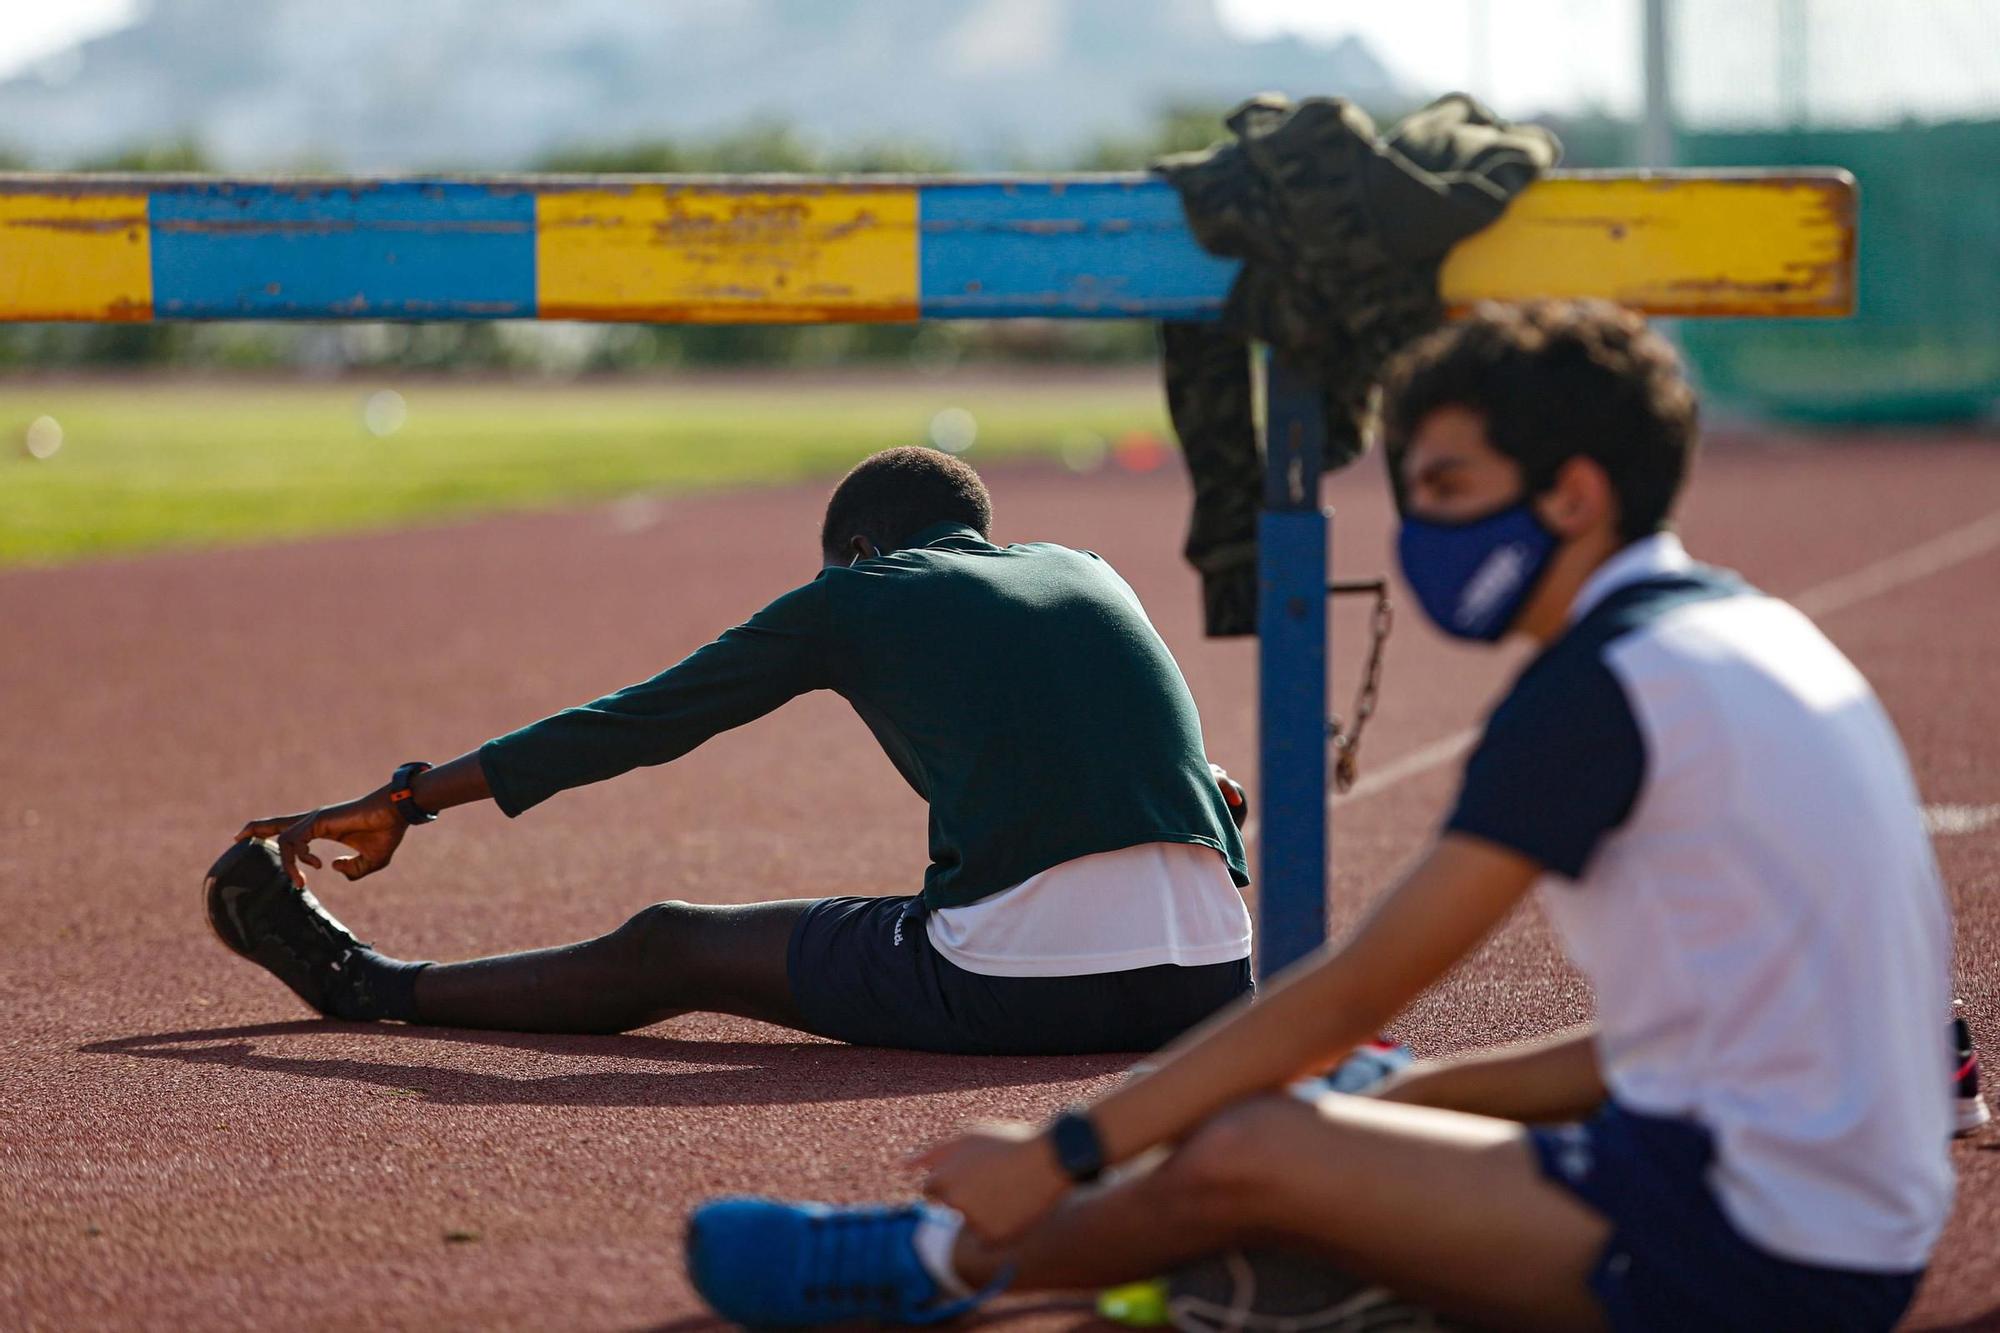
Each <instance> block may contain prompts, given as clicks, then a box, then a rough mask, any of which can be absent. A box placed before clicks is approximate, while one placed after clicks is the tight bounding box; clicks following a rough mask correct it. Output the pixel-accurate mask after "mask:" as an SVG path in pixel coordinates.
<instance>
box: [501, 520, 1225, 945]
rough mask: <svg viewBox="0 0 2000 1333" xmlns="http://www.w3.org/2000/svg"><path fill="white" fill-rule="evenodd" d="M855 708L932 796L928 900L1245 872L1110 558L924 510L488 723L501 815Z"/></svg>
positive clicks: (1193, 731) (1177, 699) (1198, 752)
mask: <svg viewBox="0 0 2000 1333" xmlns="http://www.w3.org/2000/svg"><path fill="white" fill-rule="evenodd" d="M821 689H827V690H833V691H835V692H836V693H838V694H840V695H841V696H842V697H843V698H845V699H846V700H847V701H848V702H849V703H850V704H852V705H853V706H854V710H855V712H857V713H859V714H860V715H861V718H862V720H863V721H864V722H866V723H867V724H868V727H869V729H870V730H871V731H873V732H874V733H875V737H876V739H877V740H878V741H880V742H881V744H882V748H883V749H884V750H885V751H887V752H888V755H889V758H890V760H891V761H892V762H894V764H895V765H896V768H897V770H898V771H899V772H901V773H902V775H903V776H904V778H906V779H907V780H908V781H909V783H910V785H911V786H912V787H914V788H916V790H917V793H918V794H919V795H921V796H923V797H924V798H925V799H926V800H927V801H929V802H930V855H931V864H930V867H929V869H928V870H927V871H926V872H925V874H924V899H925V901H926V903H928V904H929V905H930V906H932V907H955V906H960V905H963V904H965V903H969V902H973V901H976V900H977V899H980V898H983V897H986V896H987V895H989V894H993V893H998V892H999V891H1001V890H1002V889H1006V888H1010V887H1012V886H1013V885H1015V884H1018V883H1020V882H1021V881H1022V880H1024V879H1026V878H1028V877H1029V876H1030V875H1033V874H1036V873H1038V872H1040V871H1043V870H1047V869H1048V868H1049V867H1050V866H1054V865H1058V864H1060V863H1062V862H1064V861H1069V860H1073V859H1075V858H1076V857H1079V856H1087V855H1090V854H1091V853H1094V852H1108V851H1115V850H1117V849H1119V848H1121V847H1132V846H1137V845H1139V844H1141V843H1149V842H1178V843H1197V844H1200V845H1201V846H1204V847H1213V848H1215V849H1216V850H1217V851H1219V852H1221V853H1222V855H1223V856H1224V857H1225V858H1226V859H1227V860H1228V862H1229V868H1230V873H1231V874H1232V875H1233V876H1234V877H1235V879H1236V882H1237V883H1238V884H1239V885H1241V884H1247V883H1249V876H1248V874H1247V873H1246V870H1245V866H1244V859H1243V844H1242V841H1241V839H1239V838H1238V837H1237V833H1236V828H1235V825H1234V824H1232V823H1231V822H1230V819H1229V814H1228V810H1227V808H1226V807H1225V806H1224V804H1223V802H1222V797H1221V795H1220V793H1219V792H1217V790H1216V787H1215V783H1214V782H1213V781H1212V780H1211V778H1210V776H1209V771H1208V759H1207V755H1206V753H1205V751H1204V748H1203V746H1202V739H1201V719H1200V717H1199V716H1198V715H1197V713H1196V711H1195V705H1194V699H1193V697H1192V696H1191V695H1190V694H1189V693H1188V688H1187V682H1186V681H1185V680H1183V679H1182V678H1181V673H1180V668H1179V667H1177V666H1176V665H1175V664H1174V659H1173V657H1172V655H1171V654H1169V653H1168V651H1167V646H1166V644H1164V643H1163V642H1161V640H1160V636H1159V634H1158V633H1157V632H1156V631H1155V630H1154V629H1153V626H1152V623H1151V622H1150V621H1149V620H1147V618H1146V613H1145V611H1144V609H1143V608H1142V607H1141V606H1140V605H1139V599H1138V597H1137V596H1136V595H1135V594H1134V593H1133V592H1132V589H1131V588H1130V587H1129V586H1127V584H1126V583H1125V580H1123V579H1122V578H1120V577H1119V576H1118V574H1117V572H1116V571H1114V570H1113V569H1112V568H1111V566H1110V565H1109V564H1107V563H1105V561H1104V560H1102V559H1101V558H1099V557H1098V556H1096V555H1094V554H1092V553H1091V552H1088V551H1073V550H1070V549H1069V548H1067V547H1063V546H1056V545H1053V544H1050V543H1046V542H1035V543H1030V544H1027V545H1019V546H995V545H993V544H992V543H991V542H988V541H987V540H985V539H984V538H982V537H980V536H979V535H978V533H977V532H975V531H974V530H973V529H971V528H969V527H964V526H961V525H959V524H955V523H947V524H939V525H938V526H936V527H932V528H928V529H926V530H925V531H923V532H921V533H919V534H917V536H916V537H915V538H913V539H912V541H911V544H910V545H909V546H907V547H905V548H904V549H902V550H899V551H895V552H893V553H891V554H888V555H882V556H877V557H875V558H873V559H867V560H861V561H857V562H856V563H855V564H853V565H850V566H847V567H845V568H833V569H827V570H824V571H822V572H821V573H820V575H819V577H818V578H815V579H814V580H813V581H812V582H811V583H808V584H806V585H805V586H804V587H802V588H797V589H795V590H793V591H791V592H788V593H786V594H785V595H784V596H783V597H780V598H778V600H776V601H775V602H772V603H771V604H770V605H769V606H767V607H765V608H764V609H763V610H761V611H759V612H758V613H757V614H756V615H754V616H752V617H751V618H750V619H749V620H747V621H745V622H744V623H743V624H741V625H738V626H737V627H736V628H734V629H732V630H729V631H728V632H726V633H725V634H723V635H722V637H720V638H718V639H716V640H715V641H714V642H713V643H710V644H708V645H706V646H704V647H702V648H701V649H699V650H697V651H696V652H694V653H693V654H691V655H690V656H688V657H687V658H686V659H684V660H683V661H681V662H679V663H677V664H676V665H674V666H672V667H670V668H668V669H667V670H666V671H663V672H661V673H660V674H659V675H657V676H654V677H653V678H652V679H651V680H647V681H642V682H640V683H639V684H637V685H632V686H629V687H627V688H625V689H622V690H619V691H618V692H617V693H615V694H608V695H606V696H605V697H603V698H602V699H598V700H596V701H595V702H593V703H588V704H584V705H583V706H581V707H578V708H570V709H565V710H564V711H562V712H560V713H557V714H555V715H553V716H551V717H547V718H544V719H542V720H541V721H540V722H536V723H533V724H531V725H529V726H526V727H523V728H521V729H520V730H519V731H515V732H511V733H509V734H508V735H505V736H501V737H499V738H498V739H495V740H491V741H488V742H487V743H486V744H485V745H484V746H483V747H482V748H481V749H480V765H481V767H482V768H484V770H485V772H486V779H487V782H488V784H489V785H490V786H491V788H492V790H493V799H494V800H495V801H496V802H497V803H498V804H499V806H500V808H501V809H502V810H504V811H505V812H506V813H507V814H508V815H510V816H512V815H518V814H520V813H521V812H522V811H524V810H526V809H528V808H529V807H531V806H533V805H536V804H538V803H539V802H541V801H544V800H547V799H548V798H549V797H550V796H553V795H555V794H556V793H557V792H559V791H563V790H566V789H567V788H570V787H580V786H583V785H584V784H586V783H591V782H602V781H603V780H604V779H606V778H611V777H616V776H617V775H618V774H620V773H624V772H628V771H630V770H631V769H634V768H637V767H640V766H641V765H647V764H663V763H666V762H667V761H669V760H671V759H676V758H679V757H680V756H681V755H684V754H686V753H687V752H688V751H689V750H692V749H694V748H695V747H696V746H697V745H700V744H701V743H702V742H703V741H705V740H707V739H708V738H709V737H711V736H714V735H716V734H717V733H719V732H723V731H727V730H728V729H729V728H731V727H740V726H742V725H743V724H744V723H746V722H749V721H751V720H752V719H754V718H758V717H762V716H763V715H764V714H765V713H768V712H770V711H771V710H772V709H774V708H776V707H778V706H779V705H780V704H782V703H784V702H785V701H786V700H788V699H791V698H793V697H794V696H796V695H800V694H804V693H806V692H807V691H809V690H821Z"/></svg>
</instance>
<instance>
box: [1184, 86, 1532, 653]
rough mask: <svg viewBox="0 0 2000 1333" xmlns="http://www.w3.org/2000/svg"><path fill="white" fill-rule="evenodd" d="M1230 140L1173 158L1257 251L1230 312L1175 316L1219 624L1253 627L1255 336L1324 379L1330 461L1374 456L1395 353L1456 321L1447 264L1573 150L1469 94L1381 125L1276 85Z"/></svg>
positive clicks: (1206, 573) (1248, 109) (1220, 225)
mask: <svg viewBox="0 0 2000 1333" xmlns="http://www.w3.org/2000/svg"><path fill="white" fill-rule="evenodd" d="M1228 125H1229V128H1230V130H1231V132H1232V133H1233V134H1234V135H1235V138H1234V140H1233V141H1228V142H1224V143H1221V144H1217V145H1216V146H1214V147H1212V148H1209V149H1206V150H1204V151H1202V152H1199V153H1182V154H1177V155H1175V156H1172V157H1167V158H1163V159H1161V160H1160V161H1159V162H1157V163H1155V164H1154V170H1155V171H1157V172H1159V173H1160V174H1161V175H1162V176H1164V177H1165V178H1166V179H1167V180H1168V181H1169V182H1170V183H1172V184H1173V186H1174V187H1175V188H1176V189H1177V190H1178V191H1179V192H1180V196H1181V204H1182V207H1183V208H1184V209H1185V211H1186V213H1187V217H1188V223H1189V225H1190V226H1191V227H1192V228H1193V230H1194V233H1195V237H1196V239H1198V240H1199V241H1200V242H1201V244H1202V246H1203V247H1204V248H1206V249H1207V250H1209V251H1210V252H1211V253H1214V254H1218V255H1228V256H1231V257H1235V258H1240V259H1242V260H1243V268H1242V271H1241V272H1240V273H1239V274H1238V276H1237V278H1236V282H1235V285H1234V286H1233V287H1231V289H1230V292H1229V300H1228V303H1227V305H1226V306H1225V307H1224V309H1223V313H1222V318H1221V320H1220V321H1219V322H1217V323H1213V324H1166V325H1163V326H1162V328H1161V341H1162V351H1163V354H1164V361H1165V367H1166V380H1167V405H1168V409H1169V411H1170V413H1171V414H1172V417H1173V422H1174V430H1175V433H1176V434H1177V435H1179V437H1180V441H1181V447H1182V449H1183V451H1184V452H1185V454H1186V456H1187V462H1188V471H1189V474H1190V475H1191V477H1192V478H1193V481H1194V493H1195V501H1194V518H1193V522H1192V523H1191V525H1190V527H1189V530H1188V539H1187V547H1186V553H1187V558H1188V561H1189V562H1190V563H1191V564H1193V565H1194V567H1195V568H1196V569H1197V570H1198V571H1200V573H1201V576H1202V598H1203V605H1204V610H1205V620H1206V624H1207V628H1208V632H1209V633H1210V634H1212V635H1228V634H1252V633H1255V632H1256V615H1257V568H1256V566H1257V548H1256V542H1257V507H1258V501H1259V496H1260V494H1261V493H1262V489H1263V462H1262V459H1261V456H1260V454H1259V448H1258V439H1257V432H1256V426H1255V423H1254V422H1253V420H1252V416H1251V387H1250V383H1251V381H1250V358H1249V343H1250V342H1251V341H1252V340H1256V341H1260V342H1265V343H1269V344H1270V345H1271V347H1272V348H1273V349H1274V352H1275V354H1276V355H1279V356H1282V357H1284V358H1285V359H1286V360H1287V361H1288V362H1290V363H1291V364H1292V365H1293V366H1296V367H1298V368H1300V369H1303V370H1305V371H1307V372H1309V373H1310V374H1311V375H1312V376H1313V377H1314V378H1315V379H1316V380H1317V381H1318V382H1319V384H1320V385H1321V386H1322V387H1323V390H1324V394H1325V412H1326V426H1327V451H1326V466H1327V467H1328V468H1335V467H1341V466H1344V465H1346V464H1347V463H1350V462H1352V461H1353V460H1354V459H1355V458H1357V457H1359V456H1360V454H1361V452H1362V450H1363V449H1364V448H1365V439H1366V436H1365V434H1364V432H1365V428H1366V422H1365V418H1366V413H1367V408H1368V397H1369V393H1370V391H1371V390H1372V389H1373V387H1374V384H1375V382H1376V379H1377V378H1378V377H1379V375H1380V373H1381V370H1382V366H1383V363H1384V362H1385V361H1387V359H1388V358H1389V356H1390V355H1391V354H1392V353H1393V352H1394V351H1395V350H1396V349H1397V348H1399V347H1401V346H1402V345H1403V344H1404V343H1406V342H1408V341H1409V340H1410V339H1412V338H1414V337H1416V336H1418V335H1420V334H1422V333H1425V332H1428V331H1429V330H1430V329H1432V328H1435V327H1436V326H1437V325H1438V324H1439V322H1441V321H1442V320H1443V318H1444V306H1443V303H1442V302H1441V301H1440V299H1439V297H1438V290H1437V280H1438V270H1439V268H1440V267H1441V266H1442V265H1443V263H1444V259H1445V256H1446V255H1447V254H1448V253H1450V251H1451V247H1452V246H1454V245H1455V244H1457V243H1458V242H1459V241H1461V240H1463V239H1464V238H1465V237H1467V236H1469V235H1471V234H1472V233H1473V232H1475V231H1478V230H1479V229H1480V228H1482V227H1484V226H1486V225H1488V224H1489V223H1491V222H1492V221H1493V220H1494V219H1496V218H1498V217H1499V216H1500V214H1501V212H1502V210H1504V209H1505V208H1506V206H1507V203H1508V201H1509V200H1511V199H1512V198H1513V197H1514V196H1515V195H1516V194H1518V193H1519V192H1520V191H1521V190H1522V189H1523V188H1524V187H1525V186H1527V185H1528V184H1529V183H1530V182H1532V181H1533V180H1534V179H1535V178H1536V177H1537V176H1538V175H1540V174H1541V173H1542V172H1543V171H1545V170H1547V169H1548V168H1550V167H1552V166H1554V165H1555V163H1556V162H1557V161H1558V160H1559V159H1560V157H1561V154H1562V148H1561V145H1560V144H1558V143H1557V141H1556V139H1555V136H1554V135H1552V134H1550V133H1549V132H1548V131H1547V130H1544V129H1542V128H1540V127H1539V126H1534V125H1509V124H1507V123H1506V122H1504V121H1502V120H1499V119H1498V118H1497V117H1495V116H1494V115H1493V113H1492V112H1490V111H1488V110H1487V109H1486V108H1485V107H1483V106H1481V105H1480V104H1479V103H1478V102H1475V101H1474V100H1472V99H1471V98H1470V97H1467V96H1465V95H1464V94H1462V93H1453V94H1451V95H1449V96H1446V97H1442V98H1440V99H1438V100H1437V101H1435V102H1433V103H1431V104H1430V105H1429V106H1427V107H1425V108H1424V109H1423V110H1421V111H1419V112H1417V113H1416V114H1414V115H1412V116H1410V117H1409V118H1408V119H1406V120H1404V121H1402V122H1401V123H1400V124H1398V125H1397V126H1396V128H1395V129H1394V130H1392V131H1391V132H1390V133H1389V135H1388V136H1387V137H1386V138H1378V137H1377V136H1376V132H1375V125H1374V123H1373V122H1372V121H1371V120H1370V119H1369V118H1368V116H1367V114H1366V113H1365V112H1363V111H1362V110H1361V109H1360V108H1359V107H1357V106H1355V105H1354V104H1353V103H1351V102H1348V101H1347V100H1346V99H1344V98H1337V97H1334V98H1324V97H1316V98H1308V99H1307V100H1306V101H1304V102H1301V103H1298V104H1297V105H1294V104H1292V103H1291V102H1289V101H1287V100H1286V99H1284V98H1281V97H1276V96H1271V95H1266V96H1262V97H1257V98H1254V99H1252V100H1251V101H1248V102H1245V103H1244V104H1243V105H1242V106H1240V107H1238V108H1237V109H1236V110H1235V111H1234V112H1232V113H1231V114H1230V116H1229V120H1228Z"/></svg>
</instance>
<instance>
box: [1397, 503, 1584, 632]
mask: <svg viewBox="0 0 2000 1333" xmlns="http://www.w3.org/2000/svg"><path fill="white" fill-rule="evenodd" d="M1560 545H1562V539H1561V538H1559V537H1557V536H1556V534H1554V533H1553V532H1550V531H1549V530H1548V529H1547V528H1546V527H1544V526H1543V525H1542V520H1541V519H1539V518H1537V517H1536V516H1535V511H1534V507H1533V506H1532V505H1531V504H1530V503H1529V501H1527V500H1526V499H1522V500H1517V501H1515V502H1514V503H1513V504H1510V505H1507V506H1506V507H1504V508H1501V509H1496V510H1494V511H1493V512H1492V513H1490V514H1487V515H1486V516H1484V517H1483V518H1473V519H1466V520H1464V521H1462V522H1458V523H1440V522H1437V521H1435V520H1432V519H1423V518H1410V517H1407V516H1406V517H1405V518H1404V519H1403V530H1402V532H1401V533H1400V534H1398V536H1397V538H1396V555H1397V558H1398V559H1399V560H1401V561H1402V565H1403V577H1404V578H1405V579H1407V580H1409V584H1410V588H1411V589H1412V590H1413V591H1414V592H1415V593H1416V594H1417V601H1418V602H1420V603H1422V604H1423V608H1424V614H1425V615H1428V616H1429V617H1430V618H1431V619H1432V620H1433V621H1435V622H1436V623H1437V627H1438V628H1439V629H1441V630H1443V631H1444V632H1445V633H1446V634H1450V635H1454V636H1456V637H1458V638H1461V639H1480V640H1484V641H1485V642H1488V643H1491V642H1492V641H1494V640H1495V639H1498V638H1499V637H1500V636H1501V635H1503V634H1505V633H1506V632H1507V627H1508V626H1509V625H1511V624H1513V623H1514V617H1515V616H1517V615H1519V614H1520V613H1521V608H1522V607H1523V606H1525V605H1526V604H1527V601H1528V596H1529V594H1531V593H1533V592H1534V590H1535V584H1536V583H1538V582H1540V581H1541V577H1542V572H1543V571H1544V570H1546V569H1547V568H1548V564H1549V558H1550V557H1551V556H1553V555H1554V554H1555V552H1556V548H1557V547H1558V546H1560Z"/></svg>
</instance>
